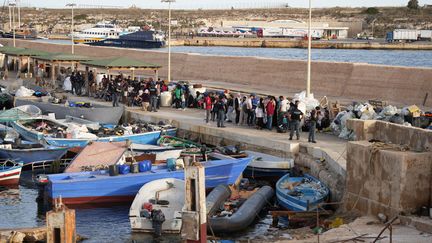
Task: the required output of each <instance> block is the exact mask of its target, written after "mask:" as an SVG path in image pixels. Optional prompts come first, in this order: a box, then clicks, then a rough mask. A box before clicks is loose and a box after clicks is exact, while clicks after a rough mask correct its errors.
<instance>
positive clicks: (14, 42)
mask: <svg viewBox="0 0 432 243" xmlns="http://www.w3.org/2000/svg"><path fill="white" fill-rule="evenodd" d="M15 6H16V4H15V3H9V7H12V31H13V46H14V47H16V41H15Z"/></svg>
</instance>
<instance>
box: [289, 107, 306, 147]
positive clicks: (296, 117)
mask: <svg viewBox="0 0 432 243" xmlns="http://www.w3.org/2000/svg"><path fill="white" fill-rule="evenodd" d="M299 103H300V102H299V101H298V100H297V101H296V102H295V104H294V105H293V106H292V108H290V110H291V112H290V114H289V117H290V129H291V131H290V137H289V140H292V138H293V136H294V131H295V132H296V136H297V140H300V121H301V119H302V116H303V112H302V111H301V110H299V109H298V104H299Z"/></svg>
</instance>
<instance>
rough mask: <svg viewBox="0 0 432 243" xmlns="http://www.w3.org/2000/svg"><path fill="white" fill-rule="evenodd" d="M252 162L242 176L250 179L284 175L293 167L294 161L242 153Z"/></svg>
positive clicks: (251, 152) (261, 154) (247, 151)
mask: <svg viewBox="0 0 432 243" xmlns="http://www.w3.org/2000/svg"><path fill="white" fill-rule="evenodd" d="M244 153H246V154H247V155H248V156H250V157H253V160H252V161H251V163H250V164H249V165H248V167H247V168H246V170H245V172H244V175H245V176H246V177H252V178H263V177H277V178H278V179H279V178H280V177H282V176H284V175H286V174H287V173H288V172H289V171H290V169H291V168H292V167H294V159H292V158H289V159H284V158H281V157H276V156H272V155H268V154H263V153H259V152H254V151H249V150H246V151H244Z"/></svg>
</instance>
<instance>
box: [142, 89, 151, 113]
mask: <svg viewBox="0 0 432 243" xmlns="http://www.w3.org/2000/svg"><path fill="white" fill-rule="evenodd" d="M141 102H142V110H143V111H148V108H149V106H150V92H149V90H148V89H146V90H144V92H143V93H142V95H141Z"/></svg>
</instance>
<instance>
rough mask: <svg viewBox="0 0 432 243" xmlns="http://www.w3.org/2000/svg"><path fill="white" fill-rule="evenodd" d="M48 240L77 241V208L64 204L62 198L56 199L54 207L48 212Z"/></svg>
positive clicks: (71, 242)
mask: <svg viewBox="0 0 432 243" xmlns="http://www.w3.org/2000/svg"><path fill="white" fill-rule="evenodd" d="M46 221H47V242H48V243H75V242H76V229H75V210H73V209H68V208H67V207H66V206H65V205H63V203H62V201H61V198H59V199H58V200H57V199H56V200H55V204H54V209H53V210H51V211H49V212H47V213H46Z"/></svg>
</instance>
